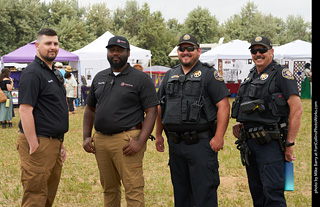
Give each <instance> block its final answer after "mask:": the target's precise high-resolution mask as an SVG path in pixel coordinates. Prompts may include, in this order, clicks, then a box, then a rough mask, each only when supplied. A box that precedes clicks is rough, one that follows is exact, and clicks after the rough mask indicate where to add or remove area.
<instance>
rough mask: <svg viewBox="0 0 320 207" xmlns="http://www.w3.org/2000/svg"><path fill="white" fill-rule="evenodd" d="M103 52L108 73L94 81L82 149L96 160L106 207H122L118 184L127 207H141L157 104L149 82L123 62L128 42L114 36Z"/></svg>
mask: <svg viewBox="0 0 320 207" xmlns="http://www.w3.org/2000/svg"><path fill="white" fill-rule="evenodd" d="M107 48H108V53H107V57H108V61H109V63H110V65H111V68H109V69H106V70H103V71H101V72H99V73H98V74H97V75H96V76H95V77H94V79H93V82H92V85H91V89H90V92H89V95H88V98H87V106H86V108H85V112H84V117H83V148H84V149H85V151H86V152H88V153H94V154H95V155H96V160H97V163H98V167H99V171H100V181H101V185H102V187H103V189H104V206H120V204H121V188H120V187H121V184H120V181H121V180H122V182H123V185H124V188H125V191H126V201H127V206H135V207H136V206H144V193H143V188H144V178H143V172H142V159H143V155H144V152H145V150H146V141H147V140H148V138H149V136H150V134H151V132H152V130H153V126H154V123H155V119H156V116H157V105H158V99H157V95H156V91H155V88H154V85H153V83H152V81H151V79H150V77H149V76H148V75H147V74H145V73H143V72H141V71H139V70H137V69H135V68H133V67H131V66H130V65H129V64H128V63H127V60H128V57H129V56H130V45H129V42H128V40H127V39H126V38H125V37H121V36H115V37H112V38H110V40H109V42H108V46H107ZM144 113H145V117H144ZM93 125H94V127H95V130H96V133H94V136H93V137H91V136H92V135H91V134H92V127H93ZM93 141H94V145H93V144H92V142H93Z"/></svg>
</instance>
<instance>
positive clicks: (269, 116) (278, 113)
mask: <svg viewBox="0 0 320 207" xmlns="http://www.w3.org/2000/svg"><path fill="white" fill-rule="evenodd" d="M271 64H273V65H271V66H270V68H269V69H267V70H266V71H263V72H262V73H261V74H259V77H257V78H254V77H253V76H254V74H255V73H254V68H253V69H252V70H251V71H250V73H249V75H248V77H247V78H246V79H245V80H244V82H243V83H241V85H240V88H239V91H238V95H237V97H236V99H235V101H234V102H233V104H232V112H231V117H232V118H236V120H237V121H238V122H242V123H243V122H255V123H257V124H258V123H260V124H264V125H273V124H278V123H279V122H280V120H281V121H283V119H282V118H283V117H284V118H285V119H286V120H287V119H288V115H289V106H288V104H287V101H286V99H285V97H284V96H283V94H282V93H281V92H280V91H277V90H276V87H275V81H276V74H277V72H278V71H281V70H282V68H283V67H281V66H280V65H277V64H276V63H275V62H273V63H271Z"/></svg>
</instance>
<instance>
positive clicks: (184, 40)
mask: <svg viewBox="0 0 320 207" xmlns="http://www.w3.org/2000/svg"><path fill="white" fill-rule="evenodd" d="M183 43H189V44H192V45H195V46H198V47H199V46H200V43H199V41H198V39H197V38H196V37H195V36H193V35H191V34H184V35H182V36H181V37H180V39H179V44H178V46H179V45H181V44H183Z"/></svg>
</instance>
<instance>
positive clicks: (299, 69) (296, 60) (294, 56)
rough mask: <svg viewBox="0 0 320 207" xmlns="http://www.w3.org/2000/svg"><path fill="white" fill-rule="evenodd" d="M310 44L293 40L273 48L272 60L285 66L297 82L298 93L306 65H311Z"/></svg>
mask: <svg viewBox="0 0 320 207" xmlns="http://www.w3.org/2000/svg"><path fill="white" fill-rule="evenodd" d="M311 47H312V44H311V43H310V42H306V41H302V40H295V41H292V42H289V43H287V44H284V45H281V46H279V47H275V48H274V58H275V59H276V60H277V61H278V62H279V63H280V64H281V65H286V66H287V67H288V68H289V70H290V71H291V72H292V73H293V76H294V77H295V78H296V80H297V84H298V88H299V91H300V90H301V84H302V81H303V70H304V69H305V65H306V63H311V58H312V53H311V50H312V49H311Z"/></svg>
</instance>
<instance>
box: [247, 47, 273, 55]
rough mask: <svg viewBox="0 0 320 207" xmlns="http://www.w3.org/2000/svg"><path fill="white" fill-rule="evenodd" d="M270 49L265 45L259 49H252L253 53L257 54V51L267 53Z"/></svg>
mask: <svg viewBox="0 0 320 207" xmlns="http://www.w3.org/2000/svg"><path fill="white" fill-rule="evenodd" d="M268 50H270V49H269V48H266V47H263V48H258V49H251V50H250V51H251V54H254V55H255V54H257V52H259V53H260V54H263V53H266V52H268Z"/></svg>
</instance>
